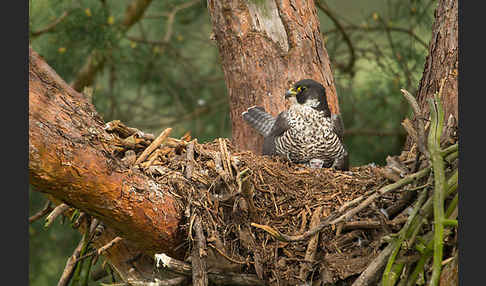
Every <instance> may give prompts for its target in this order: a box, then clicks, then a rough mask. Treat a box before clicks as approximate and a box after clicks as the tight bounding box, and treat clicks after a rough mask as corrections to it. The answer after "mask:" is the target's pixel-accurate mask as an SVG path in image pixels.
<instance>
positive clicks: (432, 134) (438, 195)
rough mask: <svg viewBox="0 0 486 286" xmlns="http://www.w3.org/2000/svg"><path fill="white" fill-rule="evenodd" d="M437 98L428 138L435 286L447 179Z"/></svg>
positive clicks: (441, 113) (432, 106) (432, 104)
mask: <svg viewBox="0 0 486 286" xmlns="http://www.w3.org/2000/svg"><path fill="white" fill-rule="evenodd" d="M434 99H435V100H433V99H431V100H430V101H429V104H430V117H431V126H430V131H429V138H428V147H429V151H430V159H431V161H432V165H433V167H434V183H435V188H434V196H433V198H434V259H433V263H432V276H431V277H430V283H429V285H431V286H435V285H438V283H439V278H440V272H441V269H442V264H441V263H442V255H443V241H442V239H443V232H444V192H445V190H446V180H445V172H444V158H443V157H442V156H441V152H440V151H441V150H440V136H441V134H442V128H443V120H444V111H443V109H442V105H441V100H440V93H436V94H435V98H434Z"/></svg>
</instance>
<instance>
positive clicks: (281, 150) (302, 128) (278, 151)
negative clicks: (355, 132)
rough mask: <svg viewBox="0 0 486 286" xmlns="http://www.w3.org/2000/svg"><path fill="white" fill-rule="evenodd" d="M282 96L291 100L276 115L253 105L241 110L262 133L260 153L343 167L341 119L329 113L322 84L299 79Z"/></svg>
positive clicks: (343, 151)
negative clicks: (290, 102) (273, 115)
mask: <svg viewBox="0 0 486 286" xmlns="http://www.w3.org/2000/svg"><path fill="white" fill-rule="evenodd" d="M285 96H286V98H291V99H292V100H293V101H294V102H293V104H292V105H291V107H290V108H289V109H288V110H287V111H283V112H281V113H280V114H279V115H278V116H277V118H274V117H272V116H271V115H270V114H268V113H266V112H265V110H264V109H263V108H261V107H256V106H254V107H250V108H249V109H248V110H247V111H245V112H243V114H242V115H243V119H244V120H245V121H246V122H248V123H249V124H250V125H251V126H252V127H253V128H255V129H256V130H257V131H258V132H259V133H260V134H262V135H263V136H264V144H263V154H265V155H280V156H282V157H285V158H287V159H288V160H290V161H291V162H294V163H304V164H307V163H309V162H311V161H312V160H318V161H320V163H321V165H322V166H323V167H333V168H336V169H341V170H347V169H348V167H349V166H348V164H349V163H348V162H349V158H348V153H347V151H346V149H345V147H344V145H343V142H342V135H343V134H342V133H343V126H342V121H341V120H340V117H338V116H335V115H333V116H332V115H331V112H330V110H329V107H328V105H327V100H326V94H325V89H324V87H323V86H322V85H321V84H319V83H317V82H316V81H313V80H309V79H306V80H301V81H299V82H297V83H295V84H294V86H293V88H291V89H289V90H288V91H287V93H286V95H285Z"/></svg>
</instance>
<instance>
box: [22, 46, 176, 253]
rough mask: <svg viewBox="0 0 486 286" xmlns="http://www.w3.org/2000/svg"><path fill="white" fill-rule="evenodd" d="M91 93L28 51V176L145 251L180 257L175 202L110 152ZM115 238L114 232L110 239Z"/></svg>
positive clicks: (163, 189)
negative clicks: (83, 91) (81, 90)
mask: <svg viewBox="0 0 486 286" xmlns="http://www.w3.org/2000/svg"><path fill="white" fill-rule="evenodd" d="M103 128H104V123H103V121H102V119H101V118H100V117H99V115H98V114H97V112H96V111H95V109H94V106H93V105H92V104H91V103H89V101H88V99H87V97H86V96H85V95H84V94H81V93H78V92H76V91H75V90H74V89H73V88H71V87H70V86H69V85H68V84H66V83H65V82H64V81H63V80H62V79H61V78H60V77H59V76H58V75H57V74H56V72H55V71H54V70H52V69H51V68H50V67H49V66H48V65H47V64H46V63H45V62H44V60H43V59H41V58H40V56H39V55H38V54H37V53H36V52H34V51H33V50H32V49H29V180H30V184H31V185H32V186H34V187H35V188H36V189H37V190H40V191H42V192H45V193H48V194H50V195H52V196H53V197H54V198H56V199H58V200H60V201H63V202H65V203H67V204H69V205H70V206H72V207H75V208H79V209H81V210H83V211H84V212H86V213H88V214H90V215H92V216H93V217H96V218H98V219H100V220H101V221H103V223H104V224H105V225H106V226H108V227H111V228H113V229H114V230H116V232H117V234H118V235H120V236H123V237H124V238H126V239H128V240H130V241H131V242H132V243H133V244H134V245H137V246H138V247H140V249H144V251H159V252H165V253H167V254H169V255H173V256H174V257H179V256H180V253H175V252H174V250H173V249H174V247H175V246H176V245H177V244H178V243H180V237H179V235H178V226H179V222H180V219H181V211H180V209H179V207H178V206H177V202H176V200H175V199H174V198H173V197H172V196H171V195H170V194H168V193H167V192H166V190H165V186H159V185H157V184H156V183H155V182H154V181H153V180H152V179H151V178H149V177H147V176H146V175H144V174H142V173H140V172H138V171H136V170H133V169H128V168H126V167H124V166H123V165H122V164H121V163H120V162H118V160H117V159H115V158H114V157H113V156H111V154H112V152H113V148H112V147H111V146H110V144H109V142H110V138H111V137H110V136H111V135H110V134H108V133H107V132H105V130H104V129H103ZM111 239H113V237H112V238H111Z"/></svg>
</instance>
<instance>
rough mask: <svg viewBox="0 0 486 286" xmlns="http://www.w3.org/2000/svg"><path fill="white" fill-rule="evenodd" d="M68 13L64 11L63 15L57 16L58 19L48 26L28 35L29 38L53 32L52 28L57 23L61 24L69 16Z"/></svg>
mask: <svg viewBox="0 0 486 286" xmlns="http://www.w3.org/2000/svg"><path fill="white" fill-rule="evenodd" d="M69 13H70V11H64V13H62V15H61V16H59V17H58V18H56V19H55V20H54V21H52V22H51V23H50V24H49V25H47V26H46V27H45V28H43V29H40V30H38V31H34V32H32V33H30V35H31V37H32V38H34V37H37V36H40V35H42V34H44V33H48V32H51V31H52V30H54V28H55V27H56V26H57V25H58V24H59V23H61V22H62V21H63V20H64V19H66V17H67V16H68V15H69Z"/></svg>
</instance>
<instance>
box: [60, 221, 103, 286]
mask: <svg viewBox="0 0 486 286" xmlns="http://www.w3.org/2000/svg"><path fill="white" fill-rule="evenodd" d="M97 224H98V221H97V220H96V219H93V221H92V222H91V226H90V228H89V229H87V230H86V232H85V233H84V235H83V237H82V238H81V240H80V241H79V243H78V246H76V248H75V249H74V252H73V254H72V255H71V257H69V259H68V260H67V262H66V267H64V271H63V272H62V275H61V278H60V279H59V282H58V283H57V286H66V285H68V283H69V281H70V280H71V277H72V274H73V271H74V270H75V267H76V264H77V261H78V259H77V258H78V257H79V256H80V255H81V253H82V251H83V249H85V248H86V245H87V244H88V242H89V241H90V239H91V236H92V234H93V233H94V230H95V228H96V225H97Z"/></svg>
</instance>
